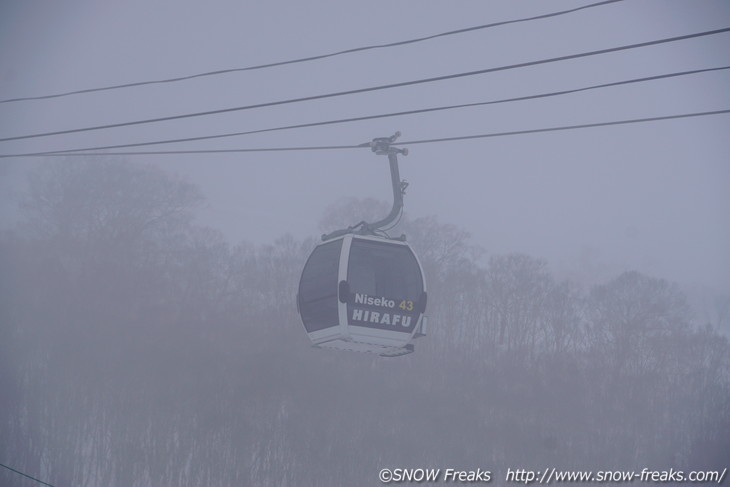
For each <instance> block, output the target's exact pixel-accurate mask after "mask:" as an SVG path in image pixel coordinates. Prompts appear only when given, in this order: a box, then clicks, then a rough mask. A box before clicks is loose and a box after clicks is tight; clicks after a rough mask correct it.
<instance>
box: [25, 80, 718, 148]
mask: <svg viewBox="0 0 730 487" xmlns="http://www.w3.org/2000/svg"><path fill="white" fill-rule="evenodd" d="M725 69H730V66H721V67H717V68H706V69H696V70H692V71H682V72H676V73H668V74H660V75H656V76H648V77H645V78H634V79H629V80H624V81H616V82H612V83H604V84H600V85H593V86H586V87H583V88H575V89H571V90H562V91H554V92H550V93H540V94H537V95H527V96H520V97H515V98H504V99H501V100H492V101H484V102H476V103H464V104H460V105H447V106H440V107H430V108H421V109H417V110H406V111H401V112H391V113H384V114H378V115H366V116H362V117H351V118H341V119H337V120H326V121H322V122H310V123H302V124H297V125H285V126H283V127H271V128H266V129H259V130H249V131H246V132H233V133H227V134H216V135H202V136H198V137H184V138H178V139H167V140H158V141H151V142H136V143H129V144H117V145H106V146H96V147H84V148H76V149H65V150H59V151H44V152H36V153H35V154H36V155H46V154H63V153H66V152H81V151H95V150H109V149H123V148H128V147H143V146H150V145H160V144H172V143H180V142H193V141H198V140H210V139H220V138H224V137H234V136H241V135H252V134H260V133H264V132H275V131H280V130H290V129H300V128H307V127H318V126H322V125H333V124H340V123H348V122H360V121H363V120H374V119H378V118H388V117H397V116H403V115H414V114H418V113H428V112H437V111H442V110H453V109H457V108H469V107H477V106H484V105H496V104H499V103H508V102H515V101H525V100H533V99H537V98H547V97H552V96H560V95H567V94H571V93H579V92H581V91H588V90H595V89H599V88H608V87H613V86H621V85H627V84H632V83H642V82H646V81H655V80H659V79H666V78H674V77H677V76H686V75H691V74H698V73H706V72H711V71H721V70H725Z"/></svg>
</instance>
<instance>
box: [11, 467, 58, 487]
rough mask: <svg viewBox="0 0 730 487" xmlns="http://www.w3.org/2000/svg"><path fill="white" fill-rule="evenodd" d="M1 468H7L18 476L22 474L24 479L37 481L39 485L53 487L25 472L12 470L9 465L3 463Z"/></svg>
mask: <svg viewBox="0 0 730 487" xmlns="http://www.w3.org/2000/svg"><path fill="white" fill-rule="evenodd" d="M0 467H5V468H7V469H8V470H10V471H11V472H15V473H17V474H20V475H22V476H23V477H28V478H29V479H31V480H35V481H36V482H38V483H39V484H43V485H47V486H48V487H53V485H51V484H49V483H48V482H44V481H42V480H38V479H37V478H35V477H31V476H30V475H28V474H25V473H23V472H21V471H19V470H15V469H14V468H10V467H8V466H7V465H3V464H2V463H0Z"/></svg>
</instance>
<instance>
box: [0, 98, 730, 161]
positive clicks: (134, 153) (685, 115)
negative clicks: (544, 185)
mask: <svg viewBox="0 0 730 487" xmlns="http://www.w3.org/2000/svg"><path fill="white" fill-rule="evenodd" d="M726 113H730V109H726V110H713V111H705V112H694V113H682V114H675V115H664V116H658V117H646V118H634V119H627V120H615V121H609V122H596V123H586V124H577V125H563V126H558V127H546V128H539V129H527V130H514V131H508V132H492V133H487V134H476V135H462V136H456V137H442V138H436V139H421V140H411V141H403V142H396V143H393V144H392V145H395V146H402V145H415V144H428V143H437V142H452V141H459V140H468V139H481V138H489V137H505V136H512V135H525V134H535V133H543V132H557V131H563V130H576V129H584V128H595V127H607V126H612V125H626V124H634V123H645V122H657V121H662V120H676V119H683V118H692V117H703V116H711V115H721V114H726ZM364 148H370V145H369V143H365V144H358V145H334V146H301V147H262V148H245V149H203V150H170V151H124V152H74V153H46V154H37V153H33V154H0V158H9V157H62V156H63V157H70V156H83V157H89V156H94V157H97V156H138V155H179V154H234V153H242V152H281V151H309V150H342V149H364Z"/></svg>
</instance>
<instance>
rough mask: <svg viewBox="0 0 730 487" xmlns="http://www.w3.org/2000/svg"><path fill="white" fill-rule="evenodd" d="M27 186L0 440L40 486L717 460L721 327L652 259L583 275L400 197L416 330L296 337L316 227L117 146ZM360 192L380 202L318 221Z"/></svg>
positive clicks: (3, 292) (1, 241) (17, 242)
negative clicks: (274, 236)
mask: <svg viewBox="0 0 730 487" xmlns="http://www.w3.org/2000/svg"><path fill="white" fill-rule="evenodd" d="M28 187H29V191H28V193H27V194H26V195H25V196H24V200H23V202H22V210H23V216H22V221H21V222H20V223H19V225H18V226H17V228H16V229H15V230H13V231H12V232H8V233H6V234H4V235H2V238H0V336H2V339H0V390H2V393H0V438H1V439H2V440H1V442H0V459H1V460H0V461H1V462H2V463H4V464H6V465H10V466H12V467H13V468H16V469H18V470H20V471H23V472H27V473H29V474H31V475H33V476H36V477H38V478H41V479H43V480H45V481H46V482H49V483H51V484H53V485H54V486H56V487H70V486H79V487H95V486H103V487H130V486H134V487H143V486H145V487H146V486H150V487H162V486H175V487H178V486H179V487H188V486H201V487H202V486H206V487H208V486H210V487H217V486H221V487H223V486H226V487H227V486H237V485H241V486H242V485H252V486H342V485H351V486H360V485H378V484H379V483H378V480H377V473H378V470H379V469H380V468H383V467H442V468H445V467H452V468H464V469H471V470H474V469H476V468H482V469H488V470H491V471H493V472H503V471H505V470H506V469H507V468H525V469H529V468H535V469H542V468H546V467H559V468H581V469H611V470H613V469H626V468H637V469H641V468H644V467H649V468H652V469H663V468H664V469H669V468H670V467H671V468H675V469H677V468H679V469H685V470H690V469H701V468H715V469H720V470H722V469H723V468H724V467H728V466H730V464H729V463H730V462H728V459H729V458H730V435H729V434H728V432H730V344H728V340H727V337H726V336H725V335H724V334H722V333H720V332H718V331H717V329H716V328H715V327H713V326H711V325H709V324H708V323H706V322H703V321H702V320H700V319H698V318H697V316H698V314H697V313H696V310H693V309H692V308H691V307H690V305H689V304H688V302H687V299H686V298H685V296H684V294H683V293H682V292H681V290H680V289H679V288H678V287H677V286H676V285H675V284H672V283H669V282H667V281H665V280H662V279H658V278H654V277H651V276H646V275H643V274H641V273H638V272H633V271H627V272H625V273H623V274H620V275H617V276H615V277H614V278H613V279H611V280H609V281H607V282H603V283H601V284H599V285H596V286H592V287H589V288H584V287H583V286H581V285H579V284H576V283H572V282H569V281H561V280H560V279H558V278H557V277H556V276H555V275H554V274H553V272H551V270H550V268H549V266H548V263H547V262H545V261H543V260H540V259H537V258H534V257H531V256H529V255H522V254H509V255H493V256H483V255H481V253H480V251H479V249H477V248H475V247H473V246H472V245H470V244H469V241H468V235H467V234H466V233H465V232H463V231H462V230H460V229H458V228H455V227H453V226H451V225H448V224H443V223H440V222H438V221H437V220H435V219H434V218H416V219H407V218H406V219H404V221H403V222H402V223H401V227H402V231H403V232H404V233H406V234H407V235H408V238H409V242H411V244H412V245H413V247H414V248H415V250H416V251H417V252H418V254H419V257H420V259H421V261H422V263H423V266H424V270H425V273H426V276H427V278H428V279H429V309H428V315H429V325H430V326H429V330H428V331H429V336H427V337H426V338H423V339H421V340H419V342H418V343H417V344H416V353H414V354H411V355H408V356H405V357H400V358H390V359H388V358H380V357H374V356H369V355H360V354H354V353H339V352H333V351H327V350H318V349H314V348H312V347H311V346H310V343H309V340H308V338H307V336H306V334H305V333H304V330H303V328H302V325H301V322H300V321H299V317H298V315H297V313H296V307H295V303H294V295H295V292H296V285H297V281H298V278H299V273H300V272H301V268H302V265H303V263H304V261H305V259H306V257H307V255H308V253H309V252H310V251H311V249H312V248H313V246H314V245H315V243H316V241H315V240H314V239H312V240H310V241H297V240H295V239H293V238H291V237H283V238H281V239H280V240H278V241H276V242H273V243H271V244H270V245H251V244H246V243H242V244H236V245H234V244H231V243H230V242H227V241H226V240H225V239H224V238H223V237H222V236H221V235H220V234H218V233H217V232H215V231H213V230H210V229H206V228H201V227H199V226H197V225H196V224H194V222H193V215H194V211H195V209H196V207H197V205H199V204H200V203H201V201H202V200H203V195H202V194H201V193H200V191H199V190H198V189H197V188H196V187H195V186H194V185H191V184H189V183H187V182H185V181H182V180H179V179H176V178H173V177H171V176H169V175H167V174H166V173H163V172H161V171H159V170H155V169H153V168H151V167H149V166H144V165H138V164H132V163H128V162H124V161H111V162H109V161H106V160H94V161H75V160H64V161H62V162H58V163H47V164H44V165H43V166H42V167H41V169H39V170H38V171H36V172H34V173H33V175H32V177H31V179H30V181H29V186H28ZM358 206H359V207H361V208H362V207H367V208H366V210H368V209H371V210H372V209H374V210H375V211H376V212H377V210H378V206H377V203H375V202H370V201H364V202H362V201H360V202H349V203H348V204H342V205H338V206H337V208H336V209H333V210H332V211H330V212H329V214H327V215H325V217H324V218H325V223H326V225H328V226H329V227H337V225H338V224H340V223H345V224H350V223H352V222H353V221H358V218H357V216H351V214H350V213H351V210H354V209H356V208H358ZM360 219H361V218H360ZM487 257H488V258H487ZM496 483H497V484H499V479H497V480H496ZM0 484H1V485H8V486H10V485H12V486H21V487H23V486H31V485H36V484H34V483H33V482H32V481H31V480H29V479H25V478H23V477H20V476H18V475H17V474H16V473H13V472H10V471H8V470H4V469H3V471H0Z"/></svg>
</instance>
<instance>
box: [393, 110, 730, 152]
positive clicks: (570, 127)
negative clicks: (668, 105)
mask: <svg viewBox="0 0 730 487" xmlns="http://www.w3.org/2000/svg"><path fill="white" fill-rule="evenodd" d="M724 113H730V109H728V110H715V111H712V112H697V113H684V114H681V115H666V116H663V117H649V118H635V119H631V120H618V121H615V122H598V123H586V124H581V125H564V126H562V127H549V128H544V129H531V130H515V131H513V132H497V133H491V134H480V135H463V136H459V137H444V138H440V139H423V140H409V141H404V142H397V143H394V144H392V145H406V144H407V145H413V144H431V143H434V142H452V141H456V140H468V139H483V138H487V137H504V136H508V135H524V134H536V133H540V132H557V131H560V130H573V129H585V128H592V127H608V126H611V125H624V124H630V123H642V122H656V121H659V120H673V119H678V118H690V117H703V116H707V115H721V114H724Z"/></svg>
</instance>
